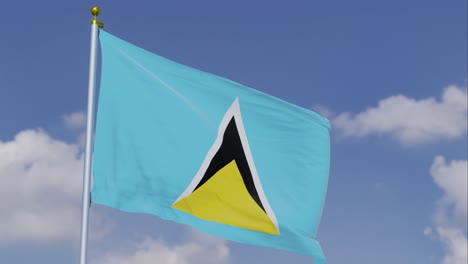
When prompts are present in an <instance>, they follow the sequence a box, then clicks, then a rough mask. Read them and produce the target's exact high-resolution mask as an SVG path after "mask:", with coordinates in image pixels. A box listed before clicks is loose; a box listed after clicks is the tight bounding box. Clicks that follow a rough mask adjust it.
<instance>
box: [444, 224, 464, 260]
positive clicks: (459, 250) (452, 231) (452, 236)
mask: <svg viewBox="0 0 468 264" xmlns="http://www.w3.org/2000/svg"><path fill="white" fill-rule="evenodd" d="M437 233H438V234H439V236H440V239H441V241H442V242H443V243H444V244H445V247H446V250H447V254H446V255H445V257H444V259H443V260H442V264H466V263H468V242H467V238H466V233H463V231H461V230H460V229H456V228H443V227H439V228H437Z"/></svg>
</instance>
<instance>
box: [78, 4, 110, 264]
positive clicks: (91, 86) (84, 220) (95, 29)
mask: <svg viewBox="0 0 468 264" xmlns="http://www.w3.org/2000/svg"><path fill="white" fill-rule="evenodd" d="M99 12H100V10H99V7H97V6H95V7H93V8H91V14H92V15H93V17H94V18H93V20H92V21H91V52H90V59H89V82H88V110H87V111H88V112H87V124H86V144H85V157H84V159H85V164H84V176H83V205H82V206H83V208H82V214H81V244H80V247H81V250H80V264H86V251H87V242H88V220H89V204H90V190H89V189H90V186H89V185H90V178H91V156H92V153H91V145H92V142H93V140H92V136H93V116H94V115H93V113H94V90H95V86H96V57H97V41H98V34H99V28H100V27H101V28H102V27H103V26H104V24H103V23H102V22H99V21H98V20H97V16H98V15H99Z"/></svg>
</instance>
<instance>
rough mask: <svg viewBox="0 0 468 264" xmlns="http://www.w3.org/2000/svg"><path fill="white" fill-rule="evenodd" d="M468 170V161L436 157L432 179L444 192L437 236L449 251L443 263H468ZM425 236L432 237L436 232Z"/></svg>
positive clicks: (437, 211) (436, 217)
mask: <svg viewBox="0 0 468 264" xmlns="http://www.w3.org/2000/svg"><path fill="white" fill-rule="evenodd" d="M467 169H468V161H467V160H457V161H451V162H447V161H446V160H445V158H444V157H442V156H437V157H435V159H434V162H433V163H432V166H431V170H430V172H431V176H432V178H433V180H434V182H435V183H436V184H437V186H438V187H439V188H440V189H441V190H442V191H443V195H442V197H441V198H440V199H439V201H438V202H437V204H436V209H435V212H434V216H433V220H434V225H435V232H436V233H437V236H436V237H438V238H439V240H440V241H441V242H442V243H443V244H444V246H445V249H446V255H445V257H444V259H443V261H442V263H443V264H466V263H468V240H467V226H466V223H467V221H468V217H467V210H468V208H467V207H468V201H467V200H468V197H467V195H468V194H467V192H468V191H467V188H468V172H467ZM424 233H426V235H432V231H426V230H425V232H424Z"/></svg>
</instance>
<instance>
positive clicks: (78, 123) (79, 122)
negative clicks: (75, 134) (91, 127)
mask: <svg viewBox="0 0 468 264" xmlns="http://www.w3.org/2000/svg"><path fill="white" fill-rule="evenodd" d="M63 122H64V124H65V126H67V127H68V128H71V129H83V128H84V127H85V126H86V114H85V113H84V112H83V111H79V112H75V113H71V114H68V115H65V116H63Z"/></svg>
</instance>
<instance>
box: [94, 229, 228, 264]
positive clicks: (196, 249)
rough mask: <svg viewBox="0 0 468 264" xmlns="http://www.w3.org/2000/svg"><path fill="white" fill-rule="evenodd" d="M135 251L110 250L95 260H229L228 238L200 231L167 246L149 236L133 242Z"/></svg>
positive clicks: (107, 263) (128, 263) (216, 263)
mask: <svg viewBox="0 0 468 264" xmlns="http://www.w3.org/2000/svg"><path fill="white" fill-rule="evenodd" d="M133 248H134V250H133V252H131V253H130V254H123V253H121V252H115V253H110V254H107V255H104V256H101V257H97V258H95V259H94V260H93V261H92V263H93V264H135V263H138V264H154V263H164V264H224V263H229V248H228V246H227V245H226V241H225V240H222V239H220V238H215V237H212V236H208V235H203V234H200V233H194V234H192V235H191V237H190V238H189V241H187V242H185V243H183V244H180V245H175V246H167V245H165V243H164V242H163V241H155V240H152V239H145V240H144V241H142V242H141V243H139V244H137V245H133Z"/></svg>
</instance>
